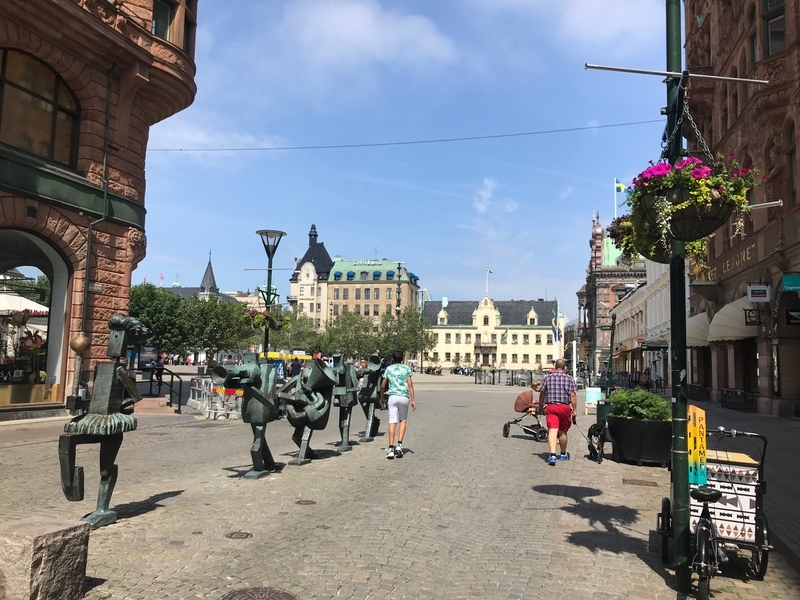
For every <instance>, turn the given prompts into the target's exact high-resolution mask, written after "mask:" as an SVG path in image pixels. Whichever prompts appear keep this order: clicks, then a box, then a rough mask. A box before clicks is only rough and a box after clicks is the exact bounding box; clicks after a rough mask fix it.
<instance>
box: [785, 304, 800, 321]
mask: <svg viewBox="0 0 800 600" xmlns="http://www.w3.org/2000/svg"><path fill="white" fill-rule="evenodd" d="M786 324H787V325H800V306H793V307H792V308H787V309H786Z"/></svg>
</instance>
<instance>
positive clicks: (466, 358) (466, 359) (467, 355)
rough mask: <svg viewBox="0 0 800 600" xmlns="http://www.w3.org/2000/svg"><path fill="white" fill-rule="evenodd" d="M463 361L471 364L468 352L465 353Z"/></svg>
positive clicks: (470, 355) (470, 356)
mask: <svg viewBox="0 0 800 600" xmlns="http://www.w3.org/2000/svg"><path fill="white" fill-rule="evenodd" d="M464 360H465V361H467V362H471V361H472V354H470V353H469V352H467V353H466V354H465V355H464Z"/></svg>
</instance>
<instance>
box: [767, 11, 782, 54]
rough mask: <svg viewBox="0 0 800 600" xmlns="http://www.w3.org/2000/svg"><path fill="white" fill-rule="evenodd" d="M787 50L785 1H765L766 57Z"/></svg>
mask: <svg viewBox="0 0 800 600" xmlns="http://www.w3.org/2000/svg"><path fill="white" fill-rule="evenodd" d="M784 50H786V15H785V13H784V0H764V56H774V55H775V54H780V53H781V52H783V51H784Z"/></svg>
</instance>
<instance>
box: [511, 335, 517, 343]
mask: <svg viewBox="0 0 800 600" xmlns="http://www.w3.org/2000/svg"><path fill="white" fill-rule="evenodd" d="M511 343H512V344H516V343H517V334H516V333H515V334H513V335H512V336H511Z"/></svg>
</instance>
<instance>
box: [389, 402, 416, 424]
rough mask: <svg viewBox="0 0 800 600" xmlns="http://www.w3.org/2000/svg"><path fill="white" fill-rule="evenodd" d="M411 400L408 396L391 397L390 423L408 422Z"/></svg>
mask: <svg viewBox="0 0 800 600" xmlns="http://www.w3.org/2000/svg"><path fill="white" fill-rule="evenodd" d="M410 403H411V398H407V397H406V396H389V402H388V404H389V423H398V422H399V421H408V405H409V404H410Z"/></svg>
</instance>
